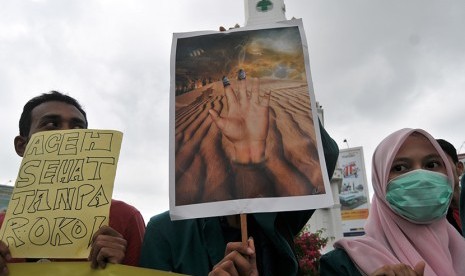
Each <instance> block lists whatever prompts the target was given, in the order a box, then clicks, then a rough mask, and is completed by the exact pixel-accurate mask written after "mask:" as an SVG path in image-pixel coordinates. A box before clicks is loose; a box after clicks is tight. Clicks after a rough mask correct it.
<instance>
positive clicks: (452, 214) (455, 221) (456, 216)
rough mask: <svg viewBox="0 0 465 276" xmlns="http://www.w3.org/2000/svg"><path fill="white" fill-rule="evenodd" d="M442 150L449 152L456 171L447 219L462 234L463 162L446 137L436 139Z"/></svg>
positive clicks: (449, 157)
mask: <svg viewBox="0 0 465 276" xmlns="http://www.w3.org/2000/svg"><path fill="white" fill-rule="evenodd" d="M436 141H438V143H439V145H440V146H441V148H442V150H444V152H445V153H446V154H447V158H448V160H449V162H450V164H451V166H452V168H453V172H454V178H455V181H454V193H453V195H452V201H451V202H450V206H449V209H448V210H447V216H446V218H447V221H449V223H450V224H451V225H452V226H454V228H455V229H457V231H458V232H459V233H460V234H462V222H461V221H460V211H459V209H460V179H459V176H460V175H462V172H463V164H462V162H460V161H459V158H458V156H457V150H456V149H455V147H454V145H452V144H451V143H449V142H448V141H446V140H444V139H436Z"/></svg>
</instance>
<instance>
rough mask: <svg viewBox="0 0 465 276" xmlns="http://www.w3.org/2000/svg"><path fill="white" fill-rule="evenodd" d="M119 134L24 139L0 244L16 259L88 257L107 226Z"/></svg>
mask: <svg viewBox="0 0 465 276" xmlns="http://www.w3.org/2000/svg"><path fill="white" fill-rule="evenodd" d="M121 140H122V133H121V132H118V131H112V130H91V129H73V130H64V131H44V132H38V133H35V134H34V135H33V136H32V137H31V138H30V140H29V142H28V144H27V147H26V150H25V153H24V156H23V160H22V162H21V167H20V169H19V173H18V177H17V179H16V183H15V187H14V190H13V194H12V196H11V200H10V202H9V205H8V209H7V212H6V217H5V220H4V222H3V225H2V228H1V229H0V239H1V240H2V241H4V242H5V243H6V244H7V245H8V246H9V248H10V251H11V253H12V256H13V257H15V258H87V257H88V255H89V250H90V247H89V246H90V244H91V239H92V236H93V234H94V233H95V232H96V231H97V230H98V229H99V228H100V226H102V225H108V214H109V210H110V203H111V197H112V193H113V182H114V179H115V173H116V165H117V163H118V156H119V151H120V148H121Z"/></svg>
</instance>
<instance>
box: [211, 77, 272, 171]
mask: <svg viewBox="0 0 465 276" xmlns="http://www.w3.org/2000/svg"><path fill="white" fill-rule="evenodd" d="M239 79H240V80H239V81H238V82H237V83H238V87H237V89H236V91H235V90H233V88H232V86H231V85H230V84H229V81H228V80H227V79H223V84H224V85H225V88H224V90H225V93H226V100H227V102H228V115H227V116H226V117H220V116H219V115H218V112H216V111H215V110H213V109H210V110H209V112H210V115H211V117H212V119H213V122H214V123H215V124H216V126H218V128H219V129H220V130H221V132H222V133H223V135H225V136H226V138H228V139H229V140H230V141H231V142H232V143H233V144H234V153H233V156H231V158H232V161H234V162H236V163H240V164H257V163H260V162H263V161H264V160H265V148H266V137H267V136H268V125H269V122H268V120H269V119H268V113H269V104H270V92H269V91H268V92H265V93H264V94H263V95H261V94H260V89H259V81H258V79H250V80H246V79H245V75H244V77H243V78H242V79H241V76H240V77H239ZM247 86H249V89H250V87H251V88H252V89H251V90H250V91H247Z"/></svg>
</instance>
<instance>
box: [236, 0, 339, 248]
mask: <svg viewBox="0 0 465 276" xmlns="http://www.w3.org/2000/svg"><path fill="white" fill-rule="evenodd" d="M244 7H245V26H255V25H261V24H267V23H275V22H278V21H284V20H287V19H286V15H285V13H286V7H285V5H284V0H244ZM316 105H317V113H318V116H319V117H320V121H321V122H322V123H323V124H324V112H323V108H322V106H320V105H319V103H318V102H317V103H316ZM342 177H343V176H342V170H341V168H339V166H338V165H336V170H335V171H334V174H333V176H332V179H331V191H332V194H333V203H334V204H333V206H331V207H329V208H321V209H318V210H316V211H315V213H314V214H313V216H312V218H311V219H310V221H309V222H308V225H309V226H310V227H309V228H310V231H311V232H316V231H317V230H320V229H325V232H324V235H325V236H327V237H329V238H330V239H329V241H328V244H327V246H326V247H325V248H324V249H323V252H327V251H329V250H331V249H332V247H333V243H334V241H335V240H338V239H340V238H342V226H341V204H340V202H339V190H340V187H341V184H342Z"/></svg>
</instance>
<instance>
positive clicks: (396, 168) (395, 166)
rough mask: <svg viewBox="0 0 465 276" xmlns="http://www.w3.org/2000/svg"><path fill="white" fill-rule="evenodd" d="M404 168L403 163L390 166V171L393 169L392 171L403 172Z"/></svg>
mask: <svg viewBox="0 0 465 276" xmlns="http://www.w3.org/2000/svg"><path fill="white" fill-rule="evenodd" d="M406 169H407V167H406V166H405V165H394V166H392V169H391V171H393V172H403V171H405V170H406Z"/></svg>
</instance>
